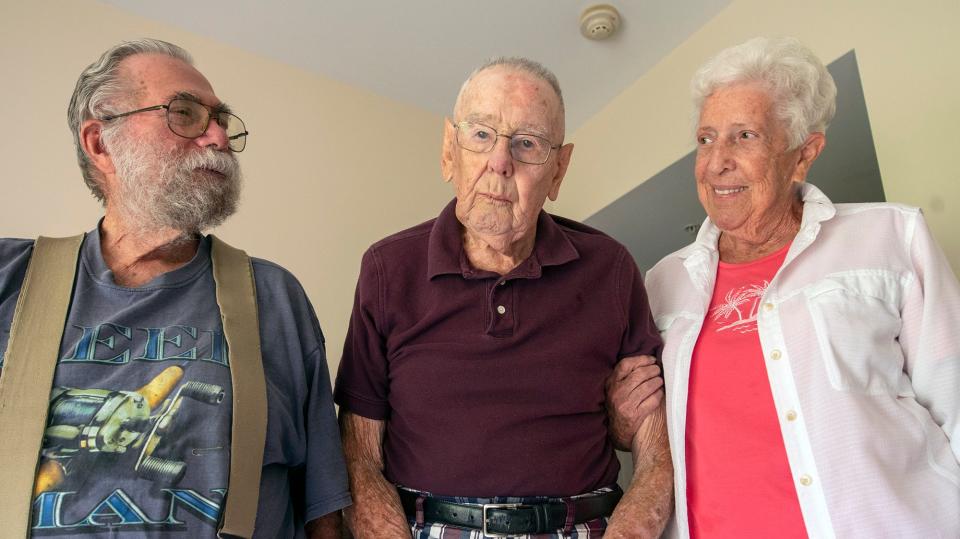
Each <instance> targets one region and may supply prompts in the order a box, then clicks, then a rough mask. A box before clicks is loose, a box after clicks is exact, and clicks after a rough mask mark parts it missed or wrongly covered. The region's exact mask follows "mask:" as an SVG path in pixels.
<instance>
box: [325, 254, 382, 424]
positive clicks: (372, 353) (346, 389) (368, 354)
mask: <svg viewBox="0 0 960 539" xmlns="http://www.w3.org/2000/svg"><path fill="white" fill-rule="evenodd" d="M381 277H382V271H381V267H380V263H379V260H378V257H377V255H376V252H375V251H374V250H373V249H370V250H368V251H367V252H366V253H365V254H364V256H363V260H362V261H361V263H360V277H359V279H358V280H357V291H356V294H355V297H354V305H353V312H352V313H351V315H350V325H349V328H348V329H347V339H346V342H345V343H344V345H343V358H342V359H341V361H340V368H339V370H338V371H337V384H336V389H335V392H334V398H335V400H336V402H337V404H339V405H340V406H341V407H343V408H345V409H346V410H349V411H350V412H351V413H354V414H357V415H360V416H363V417H366V418H369V419H376V420H383V419H388V418H389V416H390V405H389V402H388V400H387V399H388V397H389V390H390V387H389V378H388V375H389V372H388V364H387V356H386V342H385V338H384V336H383V335H384V333H383V331H382V319H383V318H382V297H383V280H382V278H381Z"/></svg>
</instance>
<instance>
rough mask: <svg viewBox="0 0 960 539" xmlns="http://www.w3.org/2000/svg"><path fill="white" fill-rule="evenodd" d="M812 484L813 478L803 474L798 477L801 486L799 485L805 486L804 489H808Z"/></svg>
mask: <svg viewBox="0 0 960 539" xmlns="http://www.w3.org/2000/svg"><path fill="white" fill-rule="evenodd" d="M812 483H813V478H812V477H810V476H809V475H807V474H803V475H801V476H800V484H801V485H803V486H805V487H809V486H810V485H811V484H812Z"/></svg>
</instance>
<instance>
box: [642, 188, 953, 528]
mask: <svg viewBox="0 0 960 539" xmlns="http://www.w3.org/2000/svg"><path fill="white" fill-rule="evenodd" d="M803 202H804V206H803V219H802V223H801V225H800V231H799V232H798V233H797V236H796V238H795V239H794V241H793V244H792V245H791V246H790V249H789V251H788V252H787V256H786V259H785V260H784V262H783V266H782V267H781V268H780V270H779V271H778V272H777V274H776V276H775V277H774V279H773V280H772V281H771V282H770V285H769V287H768V288H767V289H766V292H765V293H764V296H763V298H762V299H761V308H760V309H759V310H758V312H757V314H756V322H757V335H758V336H759V339H760V346H761V348H762V350H763V356H764V358H766V369H767V376H768V378H769V381H770V389H771V392H772V393H773V401H774V405H775V406H776V410H777V417H778V419H779V421H780V430H781V433H782V434H783V441H784V446H785V447H786V451H787V459H788V460H789V462H790V469H791V471H792V473H793V478H794V484H795V486H796V489H797V496H798V498H799V500H800V508H801V511H802V513H803V519H804V523H805V524H806V528H807V533H808V534H809V535H810V536H811V537H923V538H929V537H951V538H957V537H960V465H958V460H960V285H958V283H957V279H956V277H955V275H954V274H953V272H952V271H951V269H950V266H949V264H948V263H947V261H946V259H945V258H944V256H943V253H942V252H941V251H940V249H939V247H938V246H937V245H936V243H935V242H934V240H933V238H932V237H931V235H930V231H929V230H928V229H927V225H926V223H925V222H924V219H923V215H922V214H921V213H920V211H919V210H918V209H916V208H909V207H905V206H900V205H896V204H837V205H834V204H832V203H831V202H830V200H829V199H827V197H826V196H825V195H824V194H823V193H822V192H821V191H820V190H819V189H817V188H816V187H814V186H812V185H809V184H806V185H804V186H803ZM719 237H720V230H719V229H718V228H717V227H716V226H715V225H714V224H713V223H712V222H711V221H710V219H707V220H706V221H704V223H703V226H702V227H701V229H700V233H699V234H698V236H697V240H696V241H695V242H694V243H693V244H691V245H688V246H687V247H685V248H683V249H681V250H679V251H677V252H675V253H673V254H671V255H669V256H667V257H666V258H664V259H663V260H661V261H660V262H659V263H658V264H657V265H656V266H655V267H654V268H653V269H652V270H650V272H649V274H648V276H647V282H646V287H647V293H648V294H649V296H650V304H651V308H652V310H653V315H654V319H655V321H656V324H657V326H658V327H659V329H660V331H661V333H662V335H663V337H664V341H665V345H664V351H663V366H664V380H665V382H666V396H667V399H666V405H667V414H668V421H667V430H668V432H669V435H670V446H671V449H672V451H673V465H674V469H675V472H674V473H675V477H676V485H675V490H676V491H675V495H676V511H675V516H676V531H677V532H678V533H679V535H680V536H682V537H686V536H688V535H689V528H688V526H687V501H686V490H687V487H686V471H687V468H686V461H685V456H684V436H685V432H686V419H687V388H688V383H689V376H690V358H691V356H692V354H693V348H694V345H695V344H696V342H697V337H698V335H699V333H700V328H701V326H702V325H703V320H704V318H705V317H706V315H707V310H708V308H709V306H710V298H711V295H712V293H713V287H714V283H715V279H716V273H717V262H718V260H719V253H718V251H717V241H718V239H719ZM730 391H737V388H736V387H731V388H730ZM729 420H730V421H736V420H737V418H736V417H731V418H729ZM706 480H709V478H707V479H706ZM730 495H731V496H736V495H737V493H736V492H731V493H730Z"/></svg>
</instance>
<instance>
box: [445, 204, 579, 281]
mask: <svg viewBox="0 0 960 539" xmlns="http://www.w3.org/2000/svg"><path fill="white" fill-rule="evenodd" d="M456 205H457V200H456V199H454V200H452V201H450V203H449V204H447V205H446V207H445V208H443V211H442V212H440V215H439V216H438V217H437V219H436V220H435V221H434V223H433V228H432V229H431V230H430V242H429V247H428V249H427V277H428V278H430V279H432V278H434V277H436V276H437V275H444V274H458V275H462V276H464V277H466V278H471V277H472V278H482V277H487V276H492V275H493V273H491V272H486V271H480V270H477V269H474V268H473V267H471V266H470V263H469V261H468V260H467V254H466V253H465V252H464V250H463V240H462V239H461V236H460V230H461V228H460V226H461V225H460V221H458V220H457V214H456ZM578 258H580V253H579V252H578V251H577V249H576V247H574V246H573V243H572V242H571V241H570V238H568V237H567V234H566V232H564V231H563V229H562V228H561V227H560V226H559V225H558V224H557V223H556V222H554V220H553V219H552V218H551V217H550V215H548V214H547V212H545V211H543V210H542V209H541V210H540V215H539V216H538V217H537V239H536V242H535V243H534V246H533V253H531V255H530V256H529V257H528V258H527V259H526V260H524V261H523V262H521V263H520V265H519V266H517V267H516V268H514V270H513V271H511V272H510V274H509V276H510V277H518V278H528V279H536V278H538V277H540V275H541V274H542V269H543V267H544V266H559V265H561V264H566V263H567V262H571V261H573V260H576V259H578Z"/></svg>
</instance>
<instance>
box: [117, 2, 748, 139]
mask: <svg viewBox="0 0 960 539" xmlns="http://www.w3.org/2000/svg"><path fill="white" fill-rule="evenodd" d="M103 1H104V3H106V4H109V5H112V6H114V7H117V8H119V9H121V10H123V11H126V12H129V13H133V14H136V15H140V16H142V17H146V18H148V19H151V20H154V21H158V22H161V23H164V24H168V25H171V26H174V27H176V28H179V29H182V30H186V31H189V32H193V33H196V34H199V35H202V36H205V37H208V38H211V39H214V40H217V41H220V42H223V43H227V44H230V45H233V46H236V47H238V48H241V49H244V50H247V51H250V52H253V53H256V54H259V55H262V56H265V57H267V58H271V59H274V60H277V61H280V62H283V63H286V64H290V65H293V66H297V67H299V68H302V69H305V70H308V71H311V72H313V73H316V74H318V75H321V76H324V77H328V78H331V79H335V80H339V81H341V82H344V83H347V84H349V85H353V86H358V87H361V88H365V89H368V90H370V91H372V92H374V93H377V94H380V95H383V96H386V97H389V98H392V99H396V100H398V101H402V102H406V103H409V104H412V105H415V106H417V107H420V108H423V109H426V110H428V111H430V112H433V113H436V114H440V115H442V114H448V112H449V111H450V110H451V109H452V108H453V101H454V99H455V98H456V94H457V91H458V90H459V87H460V84H461V83H462V82H463V80H464V79H465V78H466V76H467V75H468V74H469V73H470V71H471V70H472V69H473V68H474V67H475V66H476V65H478V64H480V63H481V62H483V60H485V59H486V58H489V57H491V56H498V55H511V56H527V57H529V58H532V59H534V60H537V61H540V62H541V63H543V64H544V65H546V66H547V67H548V68H550V69H551V70H553V71H554V72H555V73H556V75H557V77H558V78H559V79H560V84H561V86H562V88H563V93H564V100H565V101H566V105H567V128H568V130H571V131H572V130H576V129H577V128H578V127H579V126H580V125H582V124H583V122H584V121H586V120H587V119H588V118H590V117H591V116H593V115H594V114H595V113H597V112H598V111H599V110H600V109H602V108H603V107H604V105H606V104H607V103H608V102H610V100H611V99H613V98H614V97H615V96H617V95H618V94H619V93H620V92H622V91H623V90H624V89H626V88H627V86H629V85H630V84H631V83H632V82H633V81H635V80H637V79H638V78H640V77H641V76H642V75H643V74H644V73H645V72H646V71H647V70H648V69H650V68H651V67H653V66H654V65H655V64H656V63H657V62H659V61H660V59H661V58H663V57H664V56H666V55H667V54H668V53H669V52H670V51H671V50H673V49H674V48H675V47H676V46H677V45H679V44H680V43H682V42H683V41H684V40H686V39H687V37H688V36H689V35H691V34H692V33H694V32H695V31H696V30H697V29H699V28H700V27H701V26H702V25H703V24H704V23H706V22H707V21H708V20H709V19H710V18H712V17H713V16H714V15H716V14H717V13H718V12H719V11H720V10H722V9H723V8H724V7H725V6H726V5H727V4H728V3H729V1H730V0H682V1H676V0H674V1H668V0H629V1H628V0H619V1H616V0H615V1H611V2H607V3H609V4H612V5H614V6H615V7H616V8H617V9H618V10H619V12H620V15H621V27H620V30H619V32H618V33H617V34H616V35H615V36H613V37H612V38H610V39H608V40H606V41H590V40H587V39H585V38H583V37H582V36H581V35H580V32H579V19H580V14H581V13H582V11H583V10H584V9H585V8H586V7H588V6H590V5H593V4H594V3H599V2H587V1H575V0H523V1H517V0H480V1H477V0H469V1H468V0H396V1H392V0H329V1H327V0H277V1H274V2H266V1H257V0H233V1H229V2H228V1H226V0H205V1H202V2H198V1H196V0H165V1H163V2H144V1H142V0H103Z"/></svg>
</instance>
